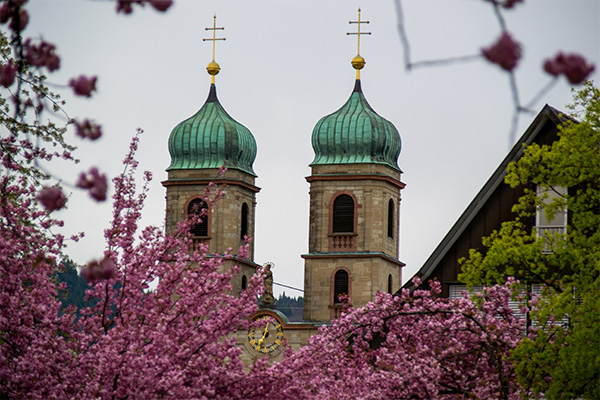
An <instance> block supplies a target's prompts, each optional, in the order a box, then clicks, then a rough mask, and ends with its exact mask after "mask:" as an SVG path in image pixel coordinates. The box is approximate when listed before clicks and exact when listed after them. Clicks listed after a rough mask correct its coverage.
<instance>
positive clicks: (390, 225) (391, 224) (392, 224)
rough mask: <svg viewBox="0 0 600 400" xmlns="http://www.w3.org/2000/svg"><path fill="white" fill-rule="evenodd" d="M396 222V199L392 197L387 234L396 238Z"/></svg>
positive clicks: (389, 206)
mask: <svg viewBox="0 0 600 400" xmlns="http://www.w3.org/2000/svg"><path fill="white" fill-rule="evenodd" d="M395 228H396V224H395V222H394V200H392V199H390V202H389V203H388V221H387V235H388V237H389V238H392V239H393V238H394V230H395Z"/></svg>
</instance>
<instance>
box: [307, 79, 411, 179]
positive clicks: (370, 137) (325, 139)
mask: <svg viewBox="0 0 600 400" xmlns="http://www.w3.org/2000/svg"><path fill="white" fill-rule="evenodd" d="M312 146H313V149H314V151H315V159H314V161H313V162H312V163H311V164H310V165H322V164H364V163H375V164H386V165H388V166H390V167H392V168H394V169H395V170H398V171H399V172H402V171H401V170H400V168H399V167H398V156H399V155H400V149H401V147H402V142H401V140H400V134H399V133H398V130H397V129H396V127H395V126H394V125H393V124H392V123H391V122H390V121H388V120H386V119H385V118H383V117H381V116H379V115H378V114H377V113H376V112H375V111H374V110H373V109H372V108H371V106H370V105H369V103H367V100H366V99H365V96H364V95H363V93H362V89H361V86H360V80H359V79H357V80H356V84H355V86H354V90H353V92H352V94H351V95H350V98H349V99H348V101H347V102H346V104H344V105H343V106H342V107H341V108H340V109H339V110H337V111H336V112H334V113H332V114H329V115H327V116H325V117H323V118H321V119H320V120H319V122H317V125H315V128H314V129H313V133H312Z"/></svg>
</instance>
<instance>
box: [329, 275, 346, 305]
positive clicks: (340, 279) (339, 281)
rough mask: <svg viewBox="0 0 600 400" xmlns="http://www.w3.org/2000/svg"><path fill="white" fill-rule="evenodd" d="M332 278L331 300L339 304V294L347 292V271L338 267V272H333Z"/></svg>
mask: <svg viewBox="0 0 600 400" xmlns="http://www.w3.org/2000/svg"><path fill="white" fill-rule="evenodd" d="M333 280H334V282H333V302H334V304H340V303H341V301H340V299H339V296H341V295H343V294H346V295H347V294H349V293H348V272H346V271H344V270H343V269H340V270H339V271H338V272H336V273H335V277H334V279H333Z"/></svg>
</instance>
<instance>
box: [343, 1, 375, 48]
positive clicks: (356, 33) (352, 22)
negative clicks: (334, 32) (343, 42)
mask: <svg viewBox="0 0 600 400" xmlns="http://www.w3.org/2000/svg"><path fill="white" fill-rule="evenodd" d="M348 23H349V24H357V25H358V31H357V32H346V35H356V36H357V37H358V51H357V52H356V55H360V35H370V34H371V32H361V31H360V24H369V23H370V22H369V21H361V20H360V8H359V9H358V21H348Z"/></svg>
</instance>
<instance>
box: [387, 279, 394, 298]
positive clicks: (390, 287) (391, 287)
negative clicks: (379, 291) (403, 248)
mask: <svg viewBox="0 0 600 400" xmlns="http://www.w3.org/2000/svg"><path fill="white" fill-rule="evenodd" d="M393 290H394V278H392V274H389V275H388V293H390V294H392V293H393Z"/></svg>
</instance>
